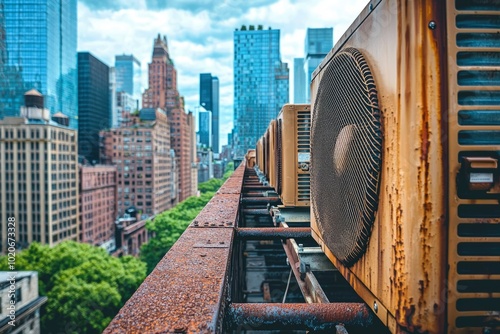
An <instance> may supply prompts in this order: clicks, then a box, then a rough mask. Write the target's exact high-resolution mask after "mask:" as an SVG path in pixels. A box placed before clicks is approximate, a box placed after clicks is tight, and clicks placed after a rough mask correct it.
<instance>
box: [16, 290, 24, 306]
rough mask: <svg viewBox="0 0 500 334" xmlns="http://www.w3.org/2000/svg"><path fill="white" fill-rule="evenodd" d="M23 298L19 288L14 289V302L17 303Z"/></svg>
mask: <svg viewBox="0 0 500 334" xmlns="http://www.w3.org/2000/svg"><path fill="white" fill-rule="evenodd" d="M22 300H23V294H22V292H21V288H17V289H16V303H19V302H21V301H22Z"/></svg>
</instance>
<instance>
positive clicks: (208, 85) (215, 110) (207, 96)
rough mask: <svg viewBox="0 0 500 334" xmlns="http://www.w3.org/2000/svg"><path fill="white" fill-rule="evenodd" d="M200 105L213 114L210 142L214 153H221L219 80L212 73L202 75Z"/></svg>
mask: <svg viewBox="0 0 500 334" xmlns="http://www.w3.org/2000/svg"><path fill="white" fill-rule="evenodd" d="M200 105H201V106H202V107H203V108H205V110H208V111H210V112H211V113H212V121H211V122H212V123H211V127H212V129H211V131H210V132H211V137H212V138H211V140H210V141H211V142H212V144H211V145H212V151H213V152H214V153H219V78H217V77H213V76H212V74H211V73H201V74H200ZM200 121H201V120H200ZM200 124H201V123H200Z"/></svg>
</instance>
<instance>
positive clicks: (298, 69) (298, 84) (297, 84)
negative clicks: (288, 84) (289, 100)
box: [293, 58, 309, 103]
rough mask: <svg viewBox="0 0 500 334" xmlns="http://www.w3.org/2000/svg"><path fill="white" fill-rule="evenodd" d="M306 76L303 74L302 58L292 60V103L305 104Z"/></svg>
mask: <svg viewBox="0 0 500 334" xmlns="http://www.w3.org/2000/svg"><path fill="white" fill-rule="evenodd" d="M306 89H309V86H307V85H306V75H305V73H304V58H294V59H293V103H305V102H306Z"/></svg>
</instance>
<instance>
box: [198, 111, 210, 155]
mask: <svg viewBox="0 0 500 334" xmlns="http://www.w3.org/2000/svg"><path fill="white" fill-rule="evenodd" d="M200 109H201V110H200V112H199V113H198V118H199V124H198V132H199V135H200V144H201V145H203V146H204V147H207V148H208V147H212V126H211V123H212V113H211V112H210V110H204V109H202V108H200ZM212 151H213V150H212Z"/></svg>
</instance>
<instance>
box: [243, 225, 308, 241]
mask: <svg viewBox="0 0 500 334" xmlns="http://www.w3.org/2000/svg"><path fill="white" fill-rule="evenodd" d="M236 237H237V238H239V239H244V240H273V239H290V238H309V237H311V229H310V228H309V227H288V228H285V227H262V228H257V227H245V228H237V229H236Z"/></svg>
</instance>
